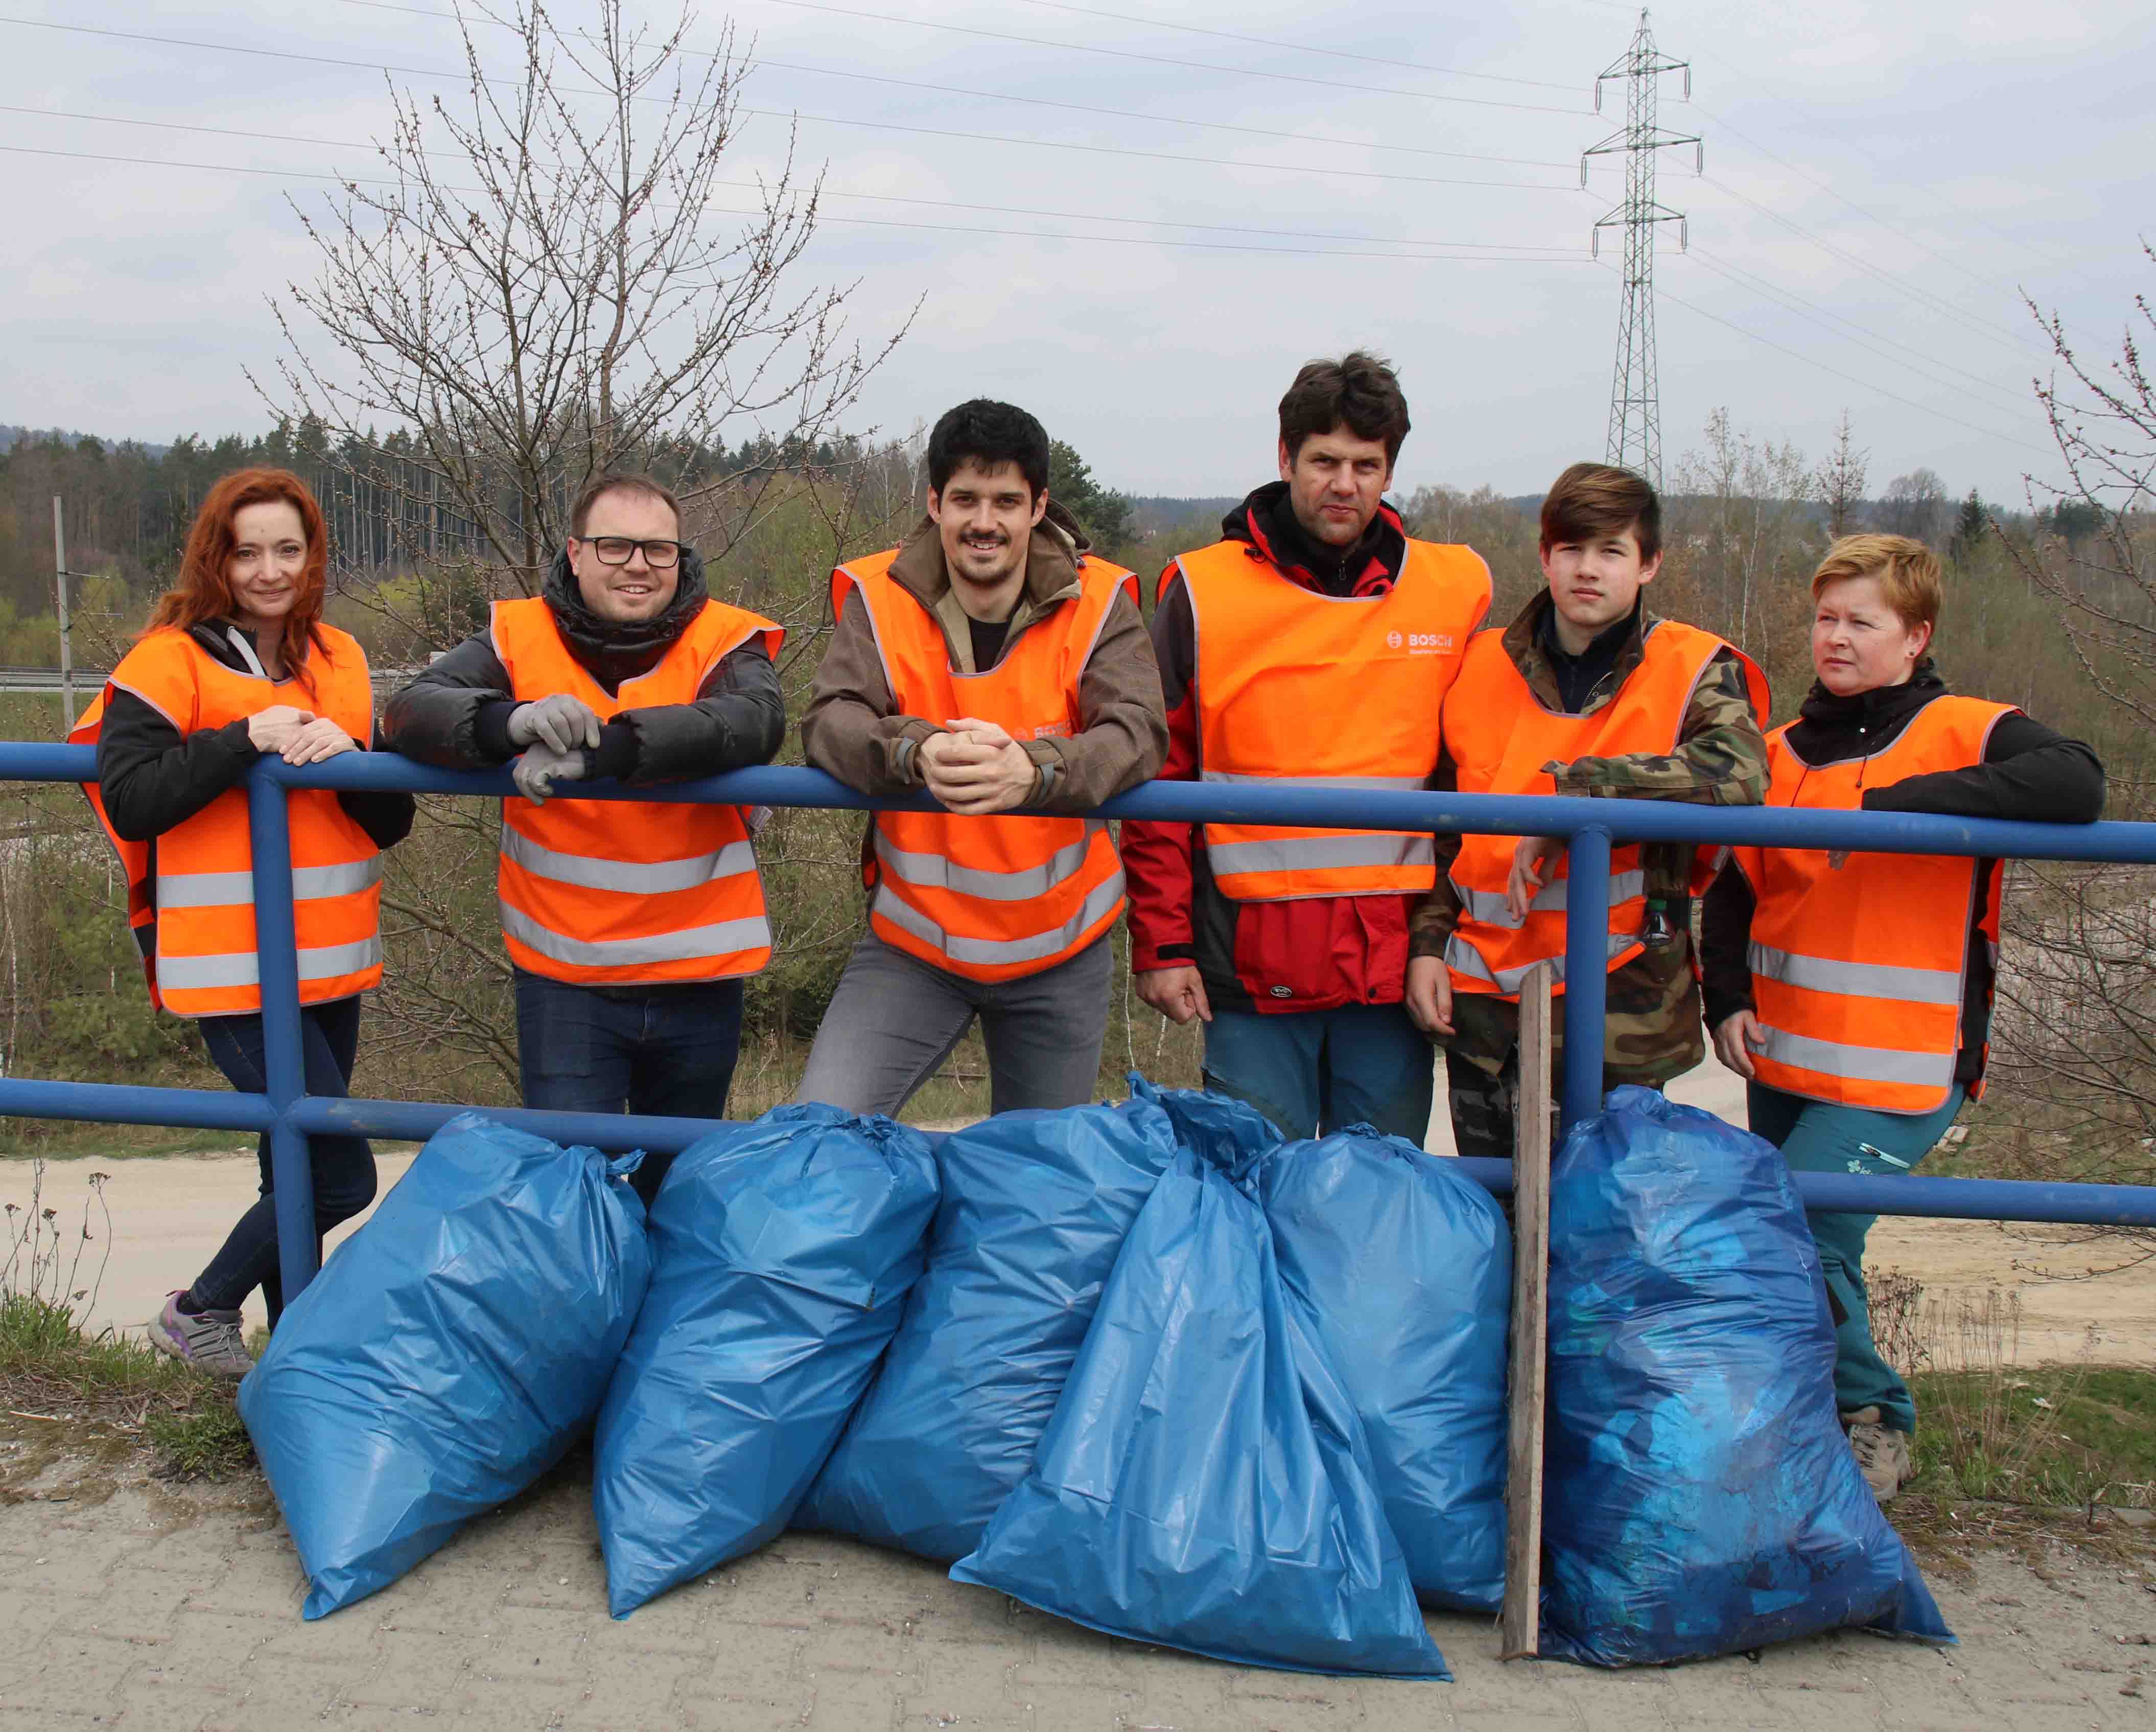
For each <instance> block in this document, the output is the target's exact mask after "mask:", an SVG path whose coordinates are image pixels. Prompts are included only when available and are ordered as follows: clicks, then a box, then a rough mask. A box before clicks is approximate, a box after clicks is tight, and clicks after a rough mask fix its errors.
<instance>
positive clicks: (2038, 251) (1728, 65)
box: [1595, 0, 2090, 288]
mask: <svg viewBox="0 0 2156 1732" xmlns="http://www.w3.org/2000/svg"><path fill="white" fill-rule="evenodd" d="M1595 3H1599V0H1595ZM1700 58H1701V59H1703V60H1712V61H1714V62H1715V63H1716V64H1717V65H1719V66H1722V67H1723V68H1725V69H1727V70H1729V71H1731V72H1733V73H1735V74H1736V75H1737V76H1738V78H1739V79H1742V80H1746V81H1748V82H1749V83H1751V84H1753V85H1758V86H1759V87H1761V88H1762V89H1764V88H1765V86H1766V81H1765V80H1763V79H1760V78H1758V77H1757V76H1755V75H1753V74H1752V73H1750V72H1748V71H1747V70H1746V69H1744V68H1743V67H1742V66H1739V65H1738V64H1736V63H1735V62H1734V61H1732V60H1728V59H1724V58H1723V57H1722V55H1720V54H1712V53H1709V52H1705V51H1702V54H1701V55H1700ZM1774 100H1778V101H1786V100H1787V99H1786V98H1781V97H1777V98H1775V99H1774ZM1695 106H1697V104H1695ZM1700 111H1701V113H1702V114H1705V113H1706V112H1707V110H1704V109H1702V110H1700ZM1708 118H1709V119H1711V120H1712V119H1713V118H1714V116H1708ZM1716 124H1717V125H1718V126H1725V127H1728V122H1727V121H1717V122H1716ZM1728 130H1729V131H1732V133H1735V134H1736V136H1738V138H1740V139H1743V141H1744V142H1745V143H1746V144H1747V145H1748V146H1751V148H1752V149H1753V150H1755V151H1757V152H1759V154H1760V155H1761V156H1763V157H1769V158H1770V159H1772V160H1773V161H1774V162H1783V166H1784V167H1787V168H1789V169H1791V170H1792V171H1793V172H1795V173H1798V174H1800V175H1801V174H1804V170H1803V169H1801V168H1799V167H1797V166H1796V165H1795V164H1794V163H1792V162H1784V159H1783V158H1781V157H1776V156H1775V155H1774V152H1771V151H1769V150H1768V148H1767V147H1766V146H1764V145H1763V144H1760V143H1759V142H1758V141H1756V140H1753V139H1750V138H1745V137H1744V135H1743V133H1739V132H1736V129H1735V128H1734V127H1728ZM1836 143H1837V144H1839V145H1840V147H1841V148H1842V149H1843V150H1845V151H1847V152H1849V153H1850V154H1851V156H1853V157H1856V158H1857V159H1858V160H1860V161H1861V162H1866V163H1868V164H1869V165H1870V166H1871V168H1872V169H1873V171H1874V172H1876V173H1879V174H1882V175H1889V176H1893V175H1895V174H1896V171H1895V170H1892V169H1890V168H1887V167H1885V166H1884V165H1883V164H1881V162H1880V161H1879V159H1878V158H1877V157H1874V156H1872V155H1871V154H1870V153H1869V152H1866V151H1865V150H1864V149H1862V148H1861V146H1858V145H1856V144H1855V143H1853V142H1851V141H1850V140H1849V139H1847V138H1845V137H1837V139H1836ZM1806 178H1808V179H1810V178H1812V177H1809V176H1808V175H1807V176H1806ZM1813 184H1814V185H1815V186H1817V187H1819V188H1820V189H1821V190H1822V191H1824V192H1825V193H1829V194H1830V195H1831V196H1832V197H1834V198H1840V200H1841V202H1842V203H1844V204H1846V205H1848V206H1849V208H1851V210H1853V211H1856V213H1858V214H1859V215H1861V216H1866V217H1870V218H1871V220H1872V221H1873V222H1875V223H1877V224H1881V226H1882V227H1884V228H1887V229H1892V230H1893V231H1894V232H1895V233H1896V234H1900V233H1901V232H1902V230H1901V229H1899V228H1897V226H1896V225H1895V224H1892V223H1891V222H1889V221H1887V219H1886V218H1884V217H1881V216H1879V215H1877V214H1876V213H1873V212H1871V211H1869V210H1866V208H1864V207H1863V206H1862V205H1861V204H1858V203H1856V202H1855V201H1854V200H1852V199H1850V198H1845V197H1844V196H1843V194H1841V193H1839V192H1837V191H1835V188H1833V187H1831V186H1829V185H1828V184H1827V183H1826V182H1825V181H1822V180H1813ZM1917 191H1919V192H1922V193H1925V194H1926V195H1927V196H1928V197H1930V198H1935V199H1937V200H1938V202H1939V203H1942V204H1944V205H1947V206H1948V207H1949V208H1952V209H1953V210H1955V211H1957V212H1958V213H1960V214H1961V215H1963V216H1964V217H1967V218H1969V220H1970V221H1971V222H1973V223H1974V224H1977V226H1978V227H1979V228H1981V229H1987V230H1989V232H1990V233H1991V234H1994V235H1996V236H1998V238H1999V239H2001V240H2003V241H2005V243H2006V244H2008V245H2009V246H2013V247H2018V248H2020V249H2021V250H2022V251H2023V252H2025V253H2027V254H2029V255H2030V257H2032V258H2035V259H2040V260H2043V261H2044V262H2045V263H2046V264H2047V265H2051V266H2053V267H2054V268H2055V269H2059V270H2071V271H2072V272H2073V274H2074V275H2076V276H2079V277H2081V279H2082V281H2084V282H2087V281H2089V280H2090V279H2089V278H2088V277H2087V275H2086V274H2085V273H2083V272H2082V270H2080V268H2079V267H2078V266H2076V265H2073V264H2071V262H2070V261H2068V260H2064V259H2061V258H2060V257H2059V256H2058V255H2057V254H2055V253H2052V252H2050V251H2048V250H2047V249H2045V248H2042V247H2040V246H2038V245H2036V244H2035V243H2034V242H2033V241H2030V239H2027V238H2026V237H2025V236H2023V235H2019V234H2010V233H2008V232H2007V231H2006V230H2005V229H2001V228H2000V227H1999V225H1998V224H1996V223H1994V222H1993V221H1992V220H1991V219H1990V218H1988V217H1986V216H1985V215H1984V213H1982V212H1980V211H1976V210H1972V209H1970V208H1969V207H1968V206H1967V205H1965V204H1963V203H1959V202H1958V201H1957V200H1955V199H1952V198H1948V196H1947V195H1946V194H1945V193H1943V192H1941V191H1940V190H1939V189H1938V188H1936V187H1921V188H1917ZM1933 256H1935V257H1936V256H1938V255H1937V254H1934V255H1933ZM1943 262H1945V263H1948V264H1952V263H1953V261H1952V260H1944V261H1943ZM1961 268H1962V267H1960V266H1958V265H1956V266H1955V269H1957V270H1959V269H1961ZM1992 286H1993V287H1994V288H1995V287H1998V286H1999V285H1998V284H1996V283H1994V284H1993V285H1992Z"/></svg>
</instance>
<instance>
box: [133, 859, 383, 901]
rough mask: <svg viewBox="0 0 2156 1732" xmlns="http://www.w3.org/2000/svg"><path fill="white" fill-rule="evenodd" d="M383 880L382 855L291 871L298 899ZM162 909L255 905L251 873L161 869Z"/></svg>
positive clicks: (347, 891)
mask: <svg viewBox="0 0 2156 1732" xmlns="http://www.w3.org/2000/svg"><path fill="white" fill-rule="evenodd" d="M381 881H382V856H380V855H378V854H377V855H375V856H372V858H371V859H367V860H349V861H345V862H343V863H342V864H341V865H339V866H300V867H299V868H297V869H296V870H295V871H294V872H293V874H292V900H293V901H294V902H316V901H319V900H320V899H321V898H322V897H333V896H350V895H351V894H352V892H354V891H359V890H366V889H368V888H370V887H372V886H374V885H377V884H379V883H380V882H381ZM157 906H158V907H161V908H234V907H248V908H251V907H254V873H252V872H159V873H158V874H157Z"/></svg>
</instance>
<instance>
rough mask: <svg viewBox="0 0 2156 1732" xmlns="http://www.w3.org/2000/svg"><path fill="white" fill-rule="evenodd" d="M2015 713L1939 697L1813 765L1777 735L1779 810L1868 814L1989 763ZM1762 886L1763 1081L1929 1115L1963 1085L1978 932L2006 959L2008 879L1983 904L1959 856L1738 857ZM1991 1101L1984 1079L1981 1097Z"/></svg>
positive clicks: (1758, 950) (1763, 851)
mask: <svg viewBox="0 0 2156 1732" xmlns="http://www.w3.org/2000/svg"><path fill="white" fill-rule="evenodd" d="M2011 709H2012V706H2011V705H2010V704H1994V703H1985V702H1983V701H1982V700H1980V699H1978V698H1973V697H1935V698H1933V700H1932V701H1931V702H1929V703H1928V704H1926V705H1925V706H1924V707H1923V708H1922V709H1921V710H1919V711H1917V713H1916V714H1915V715H1914V716H1912V717H1910V718H1909V722H1908V724H1907V726H1906V727H1903V728H1902V732H1900V733H1898V734H1897V735H1896V736H1895V737H1894V738H1892V740H1890V741H1888V742H1887V743H1886V744H1885V745H1883V746H1881V748H1879V749H1878V750H1877V751H1876V752H1873V753H1870V754H1869V755H1868V756H1866V757H1863V758H1845V759H1843V760H1842V761H1841V762H1840V763H1825V764H1810V763H1805V762H1804V760H1803V759H1802V758H1799V757H1798V756H1797V754H1796V753H1794V751H1792V750H1791V749H1790V747H1789V738H1788V735H1789V728H1788V727H1787V725H1784V726H1783V727H1778V728H1776V729H1775V730H1774V732H1772V733H1770V734H1768V736H1767V761H1768V767H1769V768H1770V769H1771V770H1772V772H1773V780H1772V782H1771V784H1770V785H1769V789H1768V794H1767V804H1769V805H1772V806H1796V807H1799V808H1802V809H1806V810H1825V811H1840V812H1847V811H1854V810H1856V809H1859V808H1860V807H1861V805H1862V804H1863V802H1864V790H1865V789H1866V788H1867V787H1872V788H1876V787H1883V786H1885V785H1886V784H1888V783H1892V782H1900V781H1904V780H1906V779H1907V778H1909V777H1911V776H1921V775H1924V774H1927V773H1929V772H1931V771H1933V770H1958V769H1966V768H1969V766H1970V765H1971V764H1976V763H1983V762H1984V743H1985V742H1986V741H1987V740H1988V739H1989V738H1990V736H1991V730H1992V729H1993V728H1994V727H1996V726H1997V725H1998V722H1999V717H2002V716H2004V715H2006V714H2008V713H2010V711H2011ZM1733 857H1734V858H1735V860H1736V861H1737V864H1738V869H1739V870H1740V871H1743V874H1744V876H1745V877H1746V878H1747V879H1748V880H1749V881H1750V882H1751V885H1752V893H1753V897H1754V898H1755V899H1756V902H1757V904H1758V906H1757V907H1755V908H1754V909H1753V914H1752V942H1751V950H1750V955H1749V958H1748V960H1749V961H1750V963H1751V966H1752V993H1753V1001H1754V1003H1755V1004H1756V1005H1757V1006H1758V1016H1759V1023H1760V1027H1761V1030H1762V1032H1763V1034H1764V1035H1765V1036H1766V1046H1765V1049H1764V1050H1763V1051H1761V1052H1759V1053H1758V1055H1756V1056H1755V1057H1754V1059H1753V1063H1754V1065H1755V1066H1757V1067H1758V1076H1759V1081H1760V1082H1763V1083H1765V1084H1766V1085H1767V1086H1768V1087H1770V1088H1779V1089H1780V1090H1782V1091H1783V1092H1784V1093H1786V1094H1794V1095H1804V1096H1806V1097H1809V1098H1810V1099H1812V1100H1815V1101H1835V1102H1840V1103H1841V1104H1843V1105H1845V1106H1851V1107H1862V1108H1868V1109H1870V1110H1871V1111H1872V1112H1875V1113H1928V1112H1931V1111H1932V1110H1933V1109H1934V1108H1937V1107H1938V1106H1940V1105H1941V1104H1943V1102H1945V1100H1946V1097H1947V1096H1948V1092H1950V1091H1951V1090H1952V1089H1953V1080H1954V1060H1955V1056H1956V1055H1957V1054H1958V1052H1959V1051H1960V1050H1961V1015H1962V998H1963V993H1964V991H1965V989H1966V986H1967V982H1968V979H1969V933H1970V929H1971V928H1972V927H1974V928H1976V929H1978V930H1979V931H1981V932H1982V933H1983V934H1984V942H1985V943H1987V944H1989V946H1990V947H1991V953H1992V959H1993V961H1994V963H1995V962H1996V961H1997V959H1998V955H1999V876H2000V875H1999V873H1998V872H1997V871H1993V872H1991V873H1990V874H1989V879H1990V883H1989V889H1988V891H1987V893H1986V895H1985V897H1984V905H1983V907H1980V908H1979V907H1977V906H1975V897H1976V884H1977V863H1976V861H1974V860H1972V859H1970V858H1969V857H1967V856H1963V855H1958V854H1851V855H1849V856H1847V857H1846V858H1845V860H1844V861H1843V863H1842V865H1841V866H1840V868H1839V869H1836V868H1835V866H1832V865H1831V864H1830V862H1829V858H1828V856H1827V855H1826V854H1825V852H1824V851H1820V850H1818V849H1813V848H1738V849H1736V850H1734V851H1733ZM1983 1092H1984V1087H1983V1083H1982V1081H1981V1079H1979V1082H1977V1084H1976V1085H1975V1086H1974V1087H1972V1088H1971V1089H1970V1091H1969V1093H1970V1096H1971V1097H1972V1098H1974V1097H1979V1096H1981V1095H1982V1093H1983Z"/></svg>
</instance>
